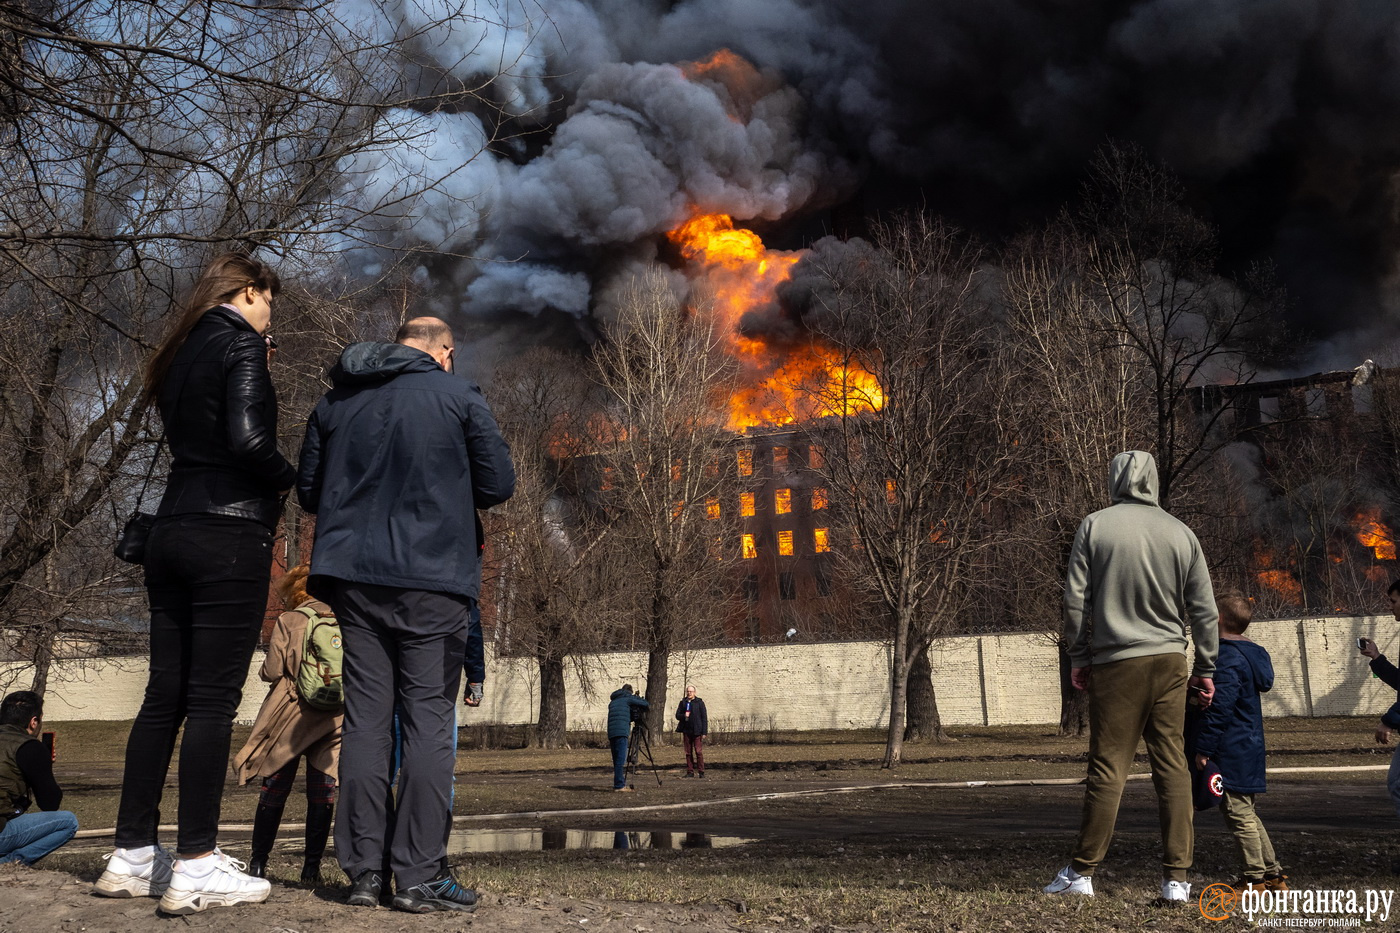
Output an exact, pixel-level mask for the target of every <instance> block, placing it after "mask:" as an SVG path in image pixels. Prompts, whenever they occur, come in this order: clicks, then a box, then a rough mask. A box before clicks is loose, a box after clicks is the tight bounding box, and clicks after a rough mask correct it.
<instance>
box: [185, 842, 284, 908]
mask: <svg viewBox="0 0 1400 933" xmlns="http://www.w3.org/2000/svg"><path fill="white" fill-rule="evenodd" d="M246 868H247V865H245V864H244V863H243V862H240V861H238V860H237V859H234V858H229V857H228V856H227V855H225V854H224V853H222V852H220V851H219V850H218V849H215V850H214V851H213V853H212V854H210V855H206V856H204V857H203V858H195V859H177V860H176V862H175V867H174V869H173V871H172V872H171V874H170V887H168V888H166V889H165V894H164V895H163V896H162V897H161V899H160V909H161V910H162V911H164V912H165V913H167V914H176V915H183V914H197V913H199V912H200V911H201V910H208V909H209V908H210V907H232V906H233V905H234V904H261V903H262V902H263V901H265V900H267V896H268V894H270V893H272V885H271V883H269V882H268V880H267V879H266V878H254V877H252V876H251V875H247V874H244V870H245V869H246Z"/></svg>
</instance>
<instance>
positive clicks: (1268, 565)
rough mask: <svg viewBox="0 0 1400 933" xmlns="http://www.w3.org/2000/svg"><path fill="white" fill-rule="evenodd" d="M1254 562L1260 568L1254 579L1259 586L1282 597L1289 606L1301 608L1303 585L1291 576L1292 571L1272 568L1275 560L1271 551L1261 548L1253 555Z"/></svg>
mask: <svg viewBox="0 0 1400 933" xmlns="http://www.w3.org/2000/svg"><path fill="white" fill-rule="evenodd" d="M1254 561H1255V563H1256V564H1258V566H1259V567H1260V570H1259V572H1258V573H1256V574H1255V578H1256V579H1258V581H1259V583H1260V584H1261V585H1263V586H1266V587H1268V588H1269V589H1271V590H1273V591H1274V592H1275V593H1277V594H1278V595H1279V596H1281V597H1283V599H1284V601H1286V602H1287V603H1288V604H1289V605H1293V606H1301V605H1302V604H1303V585H1302V584H1301V583H1299V582H1298V578H1297V577H1295V576H1294V575H1293V572H1292V571H1290V570H1284V569H1275V568H1274V564H1275V563H1276V561H1277V558H1275V557H1274V554H1273V552H1272V551H1269V550H1267V549H1263V548H1261V549H1260V550H1259V551H1257V552H1256V553H1255V555H1254Z"/></svg>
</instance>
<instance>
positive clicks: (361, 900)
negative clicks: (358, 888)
mask: <svg viewBox="0 0 1400 933" xmlns="http://www.w3.org/2000/svg"><path fill="white" fill-rule="evenodd" d="M345 906H347V907H378V906H379V895H378V894H351V895H350V896H349V897H347V898H346V899H345Z"/></svg>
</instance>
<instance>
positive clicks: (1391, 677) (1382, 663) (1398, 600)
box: [1358, 580, 1400, 874]
mask: <svg viewBox="0 0 1400 933" xmlns="http://www.w3.org/2000/svg"><path fill="white" fill-rule="evenodd" d="M1385 595H1386V598H1387V599H1389V600H1390V609H1391V612H1392V613H1393V614H1394V616H1395V618H1396V619H1397V620H1400V580H1396V581H1395V582H1394V583H1392V584H1390V589H1388V590H1386V593H1385ZM1358 642H1359V644H1358V647H1359V648H1360V649H1361V653H1362V654H1363V655H1365V656H1366V657H1368V658H1370V659H1371V673H1373V674H1375V675H1376V676H1377V677H1378V678H1380V680H1381V682H1382V683H1384V684H1385V685H1386V686H1387V687H1391V688H1392V689H1394V690H1396V691H1397V699H1396V702H1395V703H1394V704H1392V705H1391V707H1390V709H1388V710H1386V711H1385V714H1384V715H1383V716H1381V723H1380V725H1379V726H1377V727H1376V744H1377V745H1389V744H1390V735H1391V733H1392V732H1394V731H1395V730H1396V729H1400V669H1396V667H1395V665H1394V664H1391V663H1390V661H1388V660H1386V657H1385V655H1383V654H1381V649H1380V648H1379V647H1377V646H1376V643H1375V642H1374V641H1372V640H1371V639H1369V638H1362V639H1358ZM1385 788H1386V790H1387V791H1389V792H1390V802H1391V803H1392V804H1394V805H1395V812H1396V814H1397V815H1400V745H1397V746H1396V748H1395V754H1394V755H1392V756H1391V758H1390V772H1389V773H1388V774H1387V775H1386V779H1385ZM1390 868H1391V871H1392V872H1395V873H1396V874H1400V858H1397V859H1395V860H1394V861H1392V862H1391V866H1390Z"/></svg>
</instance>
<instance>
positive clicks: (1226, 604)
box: [1215, 593, 1254, 635]
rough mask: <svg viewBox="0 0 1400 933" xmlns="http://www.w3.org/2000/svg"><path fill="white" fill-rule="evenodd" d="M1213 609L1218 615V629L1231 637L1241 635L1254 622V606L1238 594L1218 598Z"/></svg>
mask: <svg viewBox="0 0 1400 933" xmlns="http://www.w3.org/2000/svg"><path fill="white" fill-rule="evenodd" d="M1215 608H1216V611H1217V612H1219V613H1220V627H1221V628H1222V629H1224V630H1225V631H1227V632H1229V633H1230V634H1231V635H1243V634H1244V632H1245V629H1247V628H1249V623H1250V622H1253V621H1254V606H1252V605H1251V604H1250V602H1249V600H1248V599H1246V598H1245V597H1244V596H1241V595H1240V594H1238V593H1228V594H1226V595H1224V596H1220V597H1218V598H1217V599H1216V600H1215Z"/></svg>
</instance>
